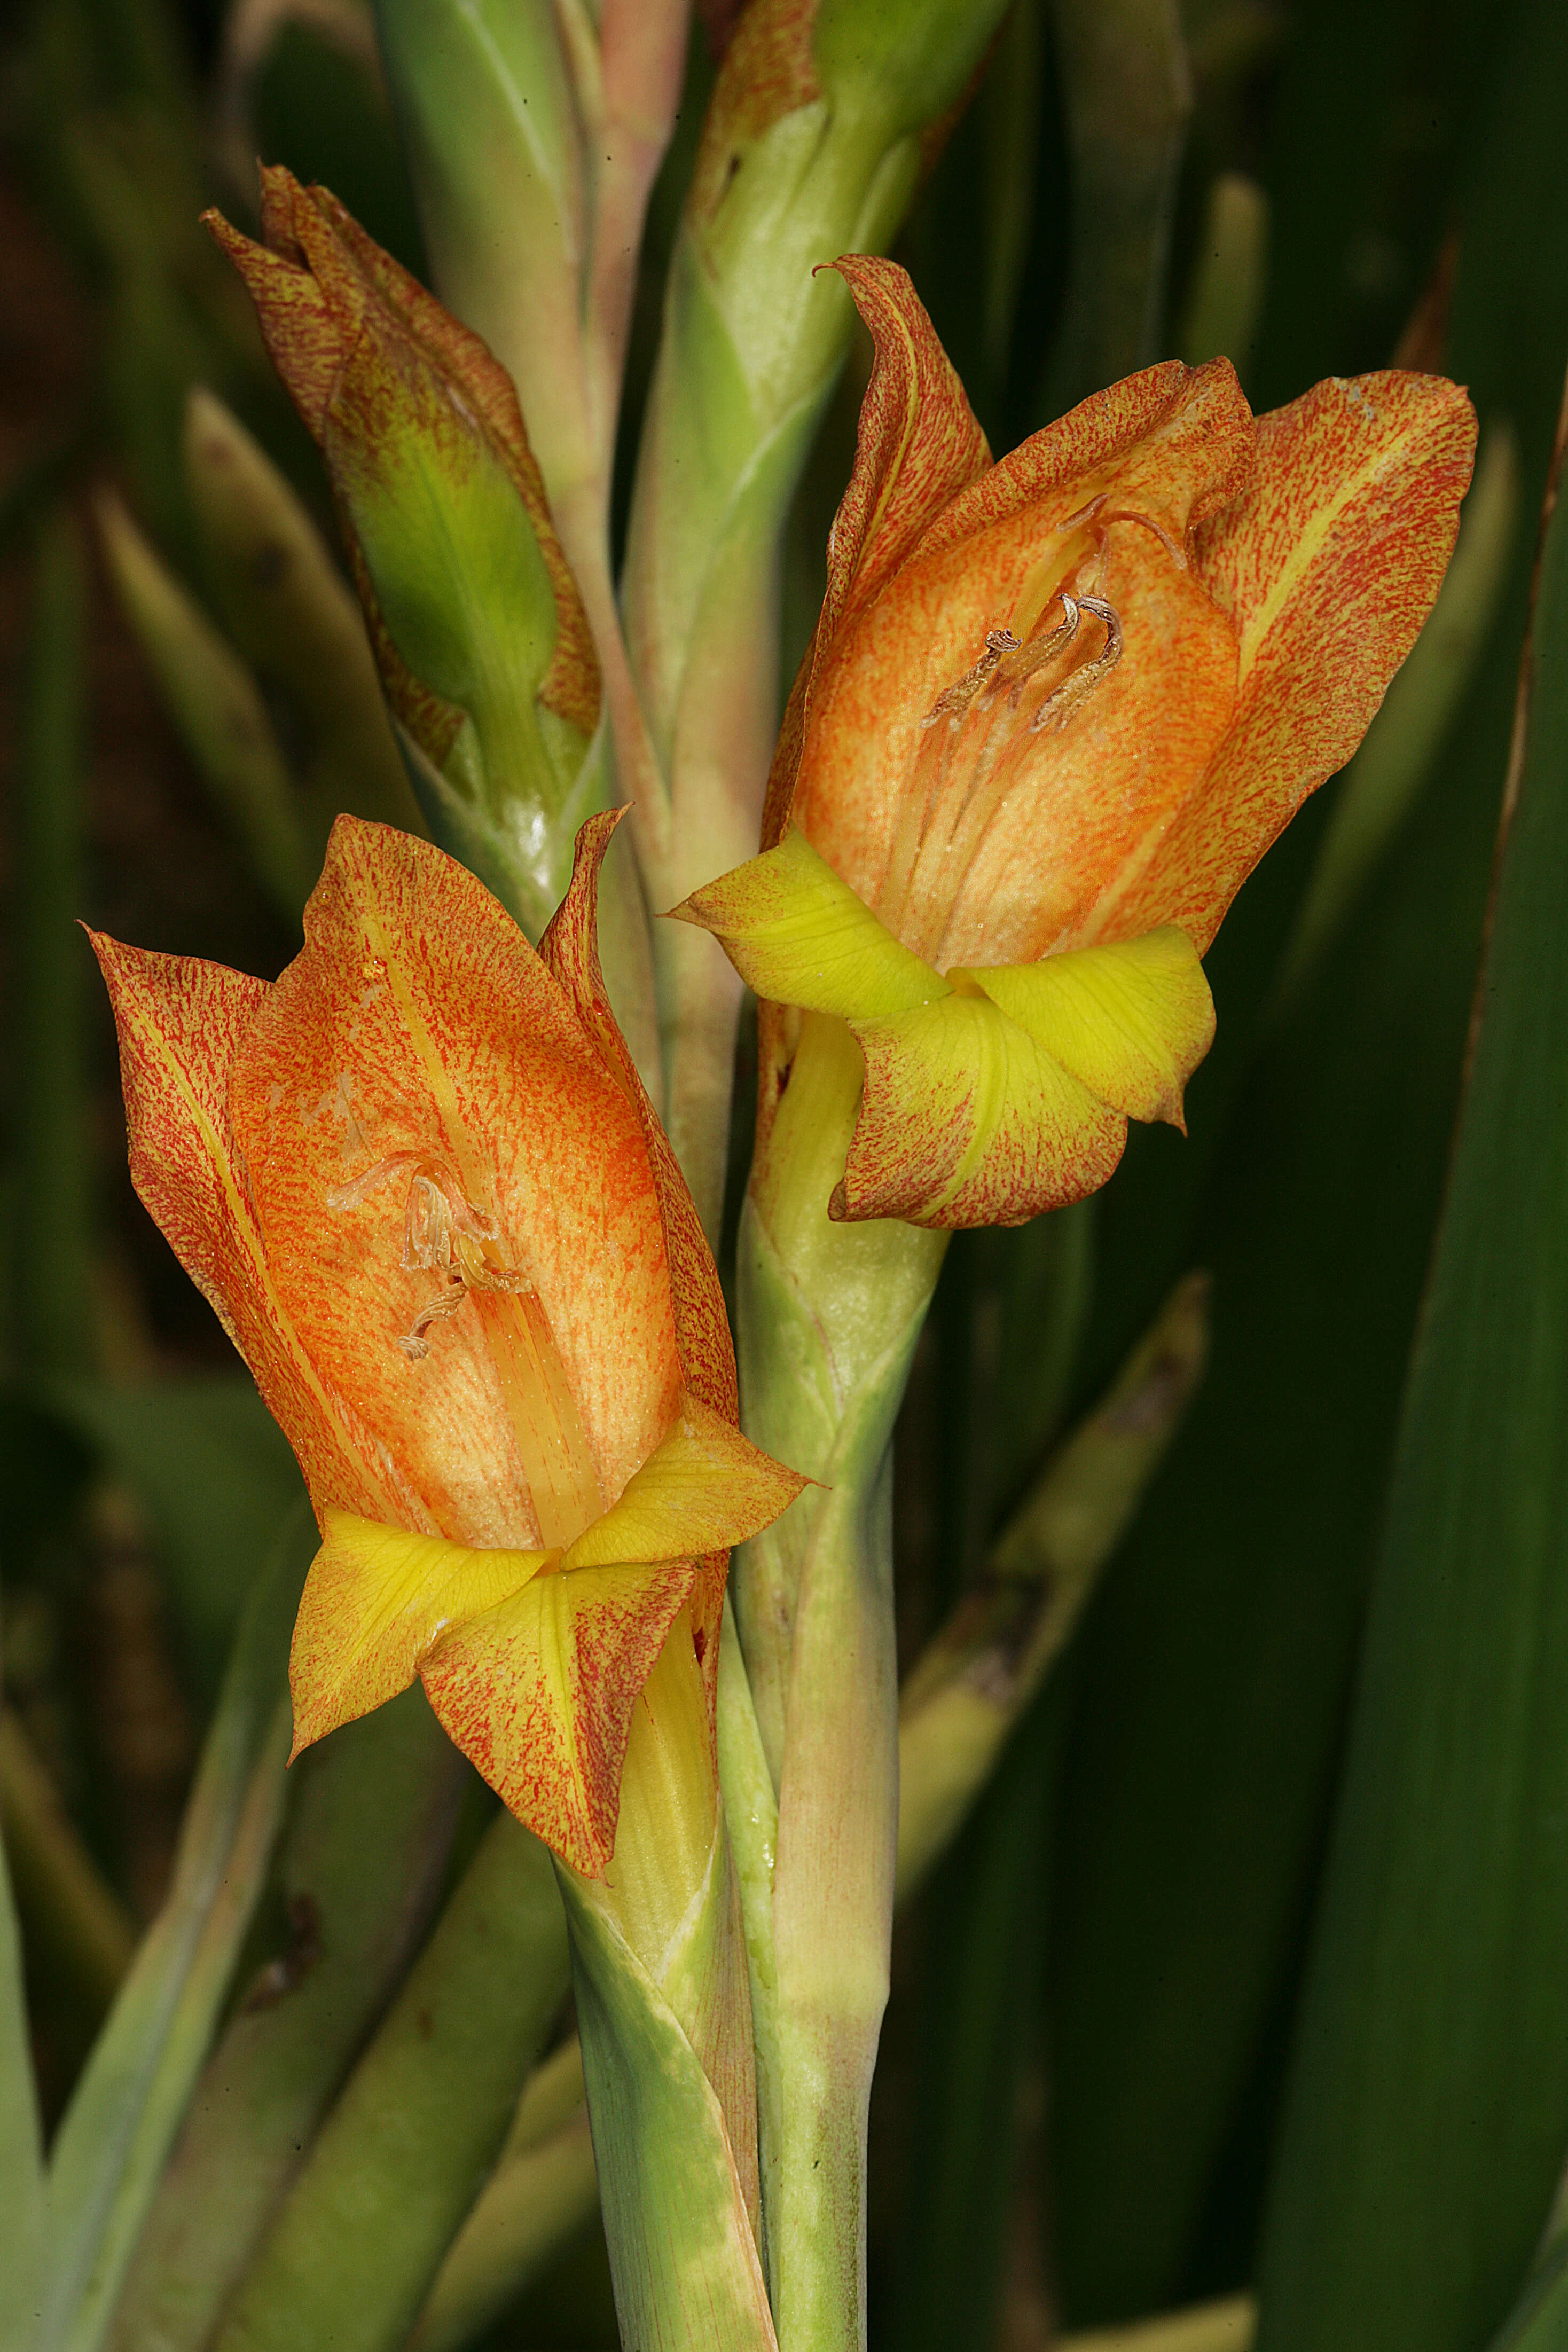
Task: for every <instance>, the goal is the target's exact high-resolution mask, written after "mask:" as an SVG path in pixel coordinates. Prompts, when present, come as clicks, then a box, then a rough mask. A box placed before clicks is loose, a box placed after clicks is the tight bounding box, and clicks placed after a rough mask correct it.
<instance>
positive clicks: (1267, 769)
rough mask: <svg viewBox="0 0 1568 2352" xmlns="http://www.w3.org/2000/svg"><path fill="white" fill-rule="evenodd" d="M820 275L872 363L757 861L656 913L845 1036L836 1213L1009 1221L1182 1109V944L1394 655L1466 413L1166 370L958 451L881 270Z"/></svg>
mask: <svg viewBox="0 0 1568 2352" xmlns="http://www.w3.org/2000/svg"><path fill="white" fill-rule="evenodd" d="M837 267H838V268H839V269H840V270H841V271H842V273H843V275H844V276H845V278H847V280H848V283H849V286H850V288H851V290H852V291H853V293H854V296H855V299H856V301H857V303H858V306H859V309H860V311H861V315H862V316H863V318H864V319H865V320H866V323H867V325H868V328H869V329H870V331H871V336H872V340H873V343H874V346H875V364H874V368H873V372H872V376H871V382H870V386H869V389H868V393H867V396H866V401H865V404H864V407H863V409H862V411H861V418H860V434H859V445H858V453H857V457H856V464H855V470H854V474H853V477H852V478H851V481H850V484H849V488H848V490H847V493H846V496H845V499H844V501H843V504H842V506H841V507H840V509H839V511H838V516H837V521H836V522H835V525H834V530H833V535H832V538H831V540H830V541H829V548H828V584H827V594H826V601H825V603H824V605H823V611H822V617H821V621H820V623H819V625H818V627H817V632H816V639H815V642H814V644H813V646H812V649H811V651H810V652H809V654H808V655H807V657H806V660H805V664H804V665H803V667H802V670H801V674H800V677H799V678H798V680H797V682H796V686H795V694H794V696H793V698H792V699H791V704H790V709H789V713H788V715H787V717H786V719H785V723H784V734H783V737H782V739H781V742H780V747H779V752H778V757H777V759H776V761H775V763H774V768H773V780H772V784H771V788H770V793H769V801H768V809H767V814H766V818H765V820H764V830H763V841H764V845H765V846H764V854H763V856H761V857H759V858H757V859H755V860H753V861H752V864H751V865H749V866H742V867H740V868H738V869H737V870H736V871H735V872H734V873H732V874H730V875H728V876H726V877H723V878H722V879H721V881H719V882H717V883H714V884H711V885H710V886H709V887H707V888H705V889H702V890H700V891H697V892H696V893H694V894H693V896H692V897H691V898H689V899H688V900H687V901H686V902H685V904H684V905H683V906H681V907H679V908H676V909H675V912H676V913H677V914H679V915H680V916H682V917H683V918H684V919H688V920H690V921H695V922H700V923H701V924H703V925H704V926H705V927H706V928H708V929H710V930H712V931H714V932H715V933H716V934H717V935H718V936H719V938H720V939H721V940H722V941H723V942H724V945H725V947H726V948H727V950H729V952H730V954H731V959H732V961H734V962H735V963H736V965H737V966H738V968H739V969H740V971H742V974H743V976H744V977H745V978H746V979H747V980H748V981H749V982H751V983H752V986H753V987H754V988H755V989H756V990H757V992H758V994H759V995H760V996H762V997H763V998H766V999H771V1000H773V1002H774V1003H777V1004H781V1005H791V1006H795V1007H799V1008H802V1009H803V1010H804V1011H805V1012H807V1013H818V1014H824V1015H831V1016H834V1017H836V1018H838V1019H843V1020H847V1022H848V1024H849V1025H850V1027H851V1029H852V1030H853V1032H854V1035H855V1037H856V1039H857V1040H858V1044H859V1046H860V1048H861V1051H862V1054H863V1055H864V1061H865V1084H864V1095H863V1099H862V1103H861V1108H860V1112H859V1117H858V1123H857V1126H856V1129H855V1133H854V1138H853V1141H852V1143H851V1146H850V1150H849V1154H848V1162H847V1168H846V1171H845V1175H844V1181H843V1182H842V1184H841V1185H840V1186H839V1188H838V1191H837V1192H836V1194H835V1195H834V1200H833V1204H832V1213H833V1214H834V1215H835V1216H838V1217H847V1218H856V1217H881V1216H898V1217H903V1218H906V1219H909V1220H910V1221H912V1222H914V1223H921V1224H930V1225H936V1226H950V1225H966V1224H981V1223H1019V1222H1021V1221H1022V1220H1023V1219H1025V1218H1026V1217H1030V1216H1033V1215H1036V1214H1037V1213H1039V1212H1040V1211H1041V1210H1044V1209H1049V1208H1054V1207H1058V1206H1060V1205H1061V1204H1063V1203H1064V1202H1068V1201H1071V1200H1075V1199H1078V1198H1079V1197H1081V1196H1082V1195H1083V1194H1084V1193H1085V1192H1091V1191H1093V1190H1094V1189H1095V1188H1096V1187H1097V1186H1098V1185H1100V1184H1101V1183H1103V1182H1104V1181H1105V1179H1106V1178H1107V1176H1109V1175H1110V1171H1111V1170H1112V1169H1113V1168H1114V1167H1115V1165H1116V1162H1117V1160H1118V1159H1119V1158H1120V1156H1121V1150H1122V1147H1123V1144H1124V1142H1125V1139H1126V1128H1127V1119H1128V1118H1129V1117H1130V1116H1131V1117H1132V1118H1145V1119H1147V1118H1164V1119H1169V1120H1171V1121H1173V1123H1175V1124H1176V1125H1178V1126H1179V1125H1180V1124H1181V1121H1182V1094H1183V1088H1184V1085H1185V1082H1186V1080H1187V1078H1188V1077H1189V1076H1191V1074H1192V1072H1193V1070H1194V1068H1195V1067H1196V1066H1197V1064H1198V1062H1199V1061H1200V1060H1201V1059H1202V1058H1203V1055H1204V1054H1205V1052H1206V1051H1207V1049H1208V1045H1209V1043H1210V1040H1211V1038H1212V1035H1213V1029H1214V1013H1213V1006H1212V1003H1211V1002H1210V999H1209V993H1208V989H1207V986H1206V983H1205V980H1204V976H1203V972H1202V969H1201V965H1200V963H1199V958H1200V956H1201V955H1202V954H1203V952H1204V951H1205V950H1206V948H1207V947H1208V944H1209V942H1210V940H1212V939H1213V937H1214V935H1215V931H1216V930H1217V929H1218V928H1219V925H1220V921H1221V919H1222V918H1223V916H1224V914H1225V911H1226V908H1227V907H1228V906H1229V904H1230V901H1231V899H1232V898H1234V897H1235V895H1236V892H1237V890H1238V889H1239V887H1241V884H1242V883H1243V882H1244V881H1245V880H1246V878H1247V875H1248V874H1249V873H1250V871H1251V870H1252V867H1253V866H1255V865H1256V863H1257V862H1258V858H1259V857H1260V856H1262V854H1263V852H1264V851H1265V850H1266V849H1267V848H1268V845H1269V843H1270V842H1271V841H1272V840H1273V839H1274V837H1275V835H1277V834H1278V833H1279V831H1280V830H1281V829H1282V827H1283V826H1284V825H1285V824H1287V823H1288V822H1289V818H1290V816H1291V815H1292V814H1294V812H1295V810H1296V809H1297V808H1298V807H1299V806H1300V803H1301V802H1302V800H1303V799H1304V798H1305V797H1306V795H1307V794H1308V793H1310V792H1311V791H1313V790H1314V789H1315V788H1316V787H1317V786H1318V785H1319V784H1321V782H1323V781H1324V779H1325V778H1326V777H1328V776H1329V775H1331V774H1332V773H1333V772H1334V771H1335V770H1336V769H1338V768H1340V767H1342V765H1343V764H1344V762H1345V761H1346V760H1348V759H1349V757H1350V755H1351V753H1352V751H1354V750H1355V748H1356V745H1357V744H1358V743H1359V742H1360V740H1361V738H1362V736H1363V734H1364V732H1365V730H1366V728H1367V726H1368V724H1369V722H1370V721H1371V719H1372V717H1373V712H1374V711H1375V710H1376V709H1377V706H1378V704H1379V702H1380V701H1381V699H1382V697H1383V694H1384V689H1385V688H1386V687H1387V684H1388V681H1389V679H1390V678H1391V677H1392V676H1393V674H1394V670H1395V669H1396V668H1397V667H1398V666H1399V664H1400V662H1401V661H1403V659H1404V658H1405V655H1406V653H1408V651H1409V649H1410V647H1411V646H1412V644H1413V643H1414V641H1415V635H1416V633H1417V631H1418V629H1419V628H1420V626H1421V624H1422V622H1423V620H1424V619H1425V617H1426V613H1427V611H1428V610H1429V608H1430V606H1431V604H1432V602H1433V599H1434V598H1435V596H1436V592H1437V589H1438V586H1439V585H1440V583H1441V581H1442V577H1443V572H1444V569H1445V567H1446V565H1447V559H1448V555H1449V552H1450V551H1451V549H1452V546H1453V541H1454V536H1455V531H1456V530H1457V527H1458V504H1459V500H1460V499H1461V498H1462V496H1463V494H1464V490H1465V488H1466V485H1467V483H1468V479H1469V471H1470V463H1471V458H1472V456H1473V452H1474V443H1475V420H1474V415H1473V412H1472V410H1471V408H1470V404H1469V402H1468V400H1467V399H1466V397H1465V395H1464V394H1463V393H1462V392H1461V391H1459V390H1458V387H1457V386H1455V385H1453V384H1451V383H1445V382H1443V381H1442V380H1441V379H1438V378H1436V377H1431V376H1420V375H1411V374H1406V373H1392V372H1391V373H1384V374H1380V375H1372V376H1365V377H1362V378H1360V379H1358V380H1356V381H1355V382H1352V383H1345V382H1341V381H1337V380H1336V381H1331V382H1329V383H1321V384H1318V385H1317V386H1315V387H1314V389H1313V390H1312V391H1311V392H1310V393H1308V394H1306V395H1305V396H1304V397H1303V398H1302V399H1300V400H1299V401H1297V402H1295V403H1294V404H1292V405H1291V406H1290V407H1289V408H1285V409H1281V410H1279V411H1278V412H1277V413H1276V414H1274V415H1268V416H1264V417H1261V418H1258V419H1254V417H1253V416H1252V415H1251V413H1250V411H1249V410H1248V408H1247V403H1246V401H1245V399H1244V398H1243V396H1242V394H1241V390H1240V387H1239V385H1238V384H1237V380H1236V375H1235V373H1234V371H1233V369H1232V368H1231V366H1230V364H1229V362H1227V361H1224V360H1216V361H1215V362H1212V363H1211V364H1210V365H1208V366H1206V367H1202V368H1197V369H1191V368H1187V367H1184V366H1182V365H1180V364H1179V363H1176V362H1172V363H1169V364H1167V365H1163V366H1160V367H1152V368H1147V369H1145V370H1144V371H1143V373H1142V374H1140V375H1135V376H1131V377H1129V378H1128V379H1127V381H1126V382H1125V383H1119V384H1115V385H1113V386H1112V387H1111V389H1110V391H1109V392H1105V393H1101V394H1097V395H1096V396H1095V397H1094V398H1092V399H1090V400H1087V401H1085V402H1084V403H1083V404H1082V405H1081V406H1079V407H1078V408H1076V409H1074V410H1073V412H1072V414H1071V415H1068V416H1066V417H1064V418H1062V420H1061V421H1060V423H1058V424H1057V425H1051V426H1050V427H1049V428H1048V429H1047V431H1045V432H1043V433H1037V434H1036V435H1035V436H1033V438H1032V439H1030V440H1028V441H1026V442H1025V443H1024V444H1023V446H1021V447H1020V448H1018V449H1016V450H1015V451H1014V452H1013V454H1012V456H1011V457H1005V458H1004V459H1003V461H1002V462H1001V464H1000V465H993V464H992V462H991V459H990V455H989V452H988V450H987V448H986V446H985V441H984V436H983V435H982V433H981V431H980V427H979V425H977V424H976V422H975V420H974V417H973V414H972V413H971V410H970V408H969V404H968V402H967V401H966V399H965V397H964V394H963V386H962V385H961V384H960V383H959V381H958V379H957V377H956V375H955V374H954V373H953V371H952V367H951V366H950V365H949V363H948V361H947V359H946V356H945V354H944V353H943V352H942V347H941V344H940V343H939V342H938V341H937V339H936V335H935V332H934V331H933V330H932V328H931V322H930V320H929V319H928V318H927V317H926V314H925V312H924V310H922V309H921V304H920V302H919V299H917V297H916V295H915V293H914V290H913V289H912V287H911V286H910V282H909V279H908V278H907V277H906V276H905V274H904V272H903V271H902V270H900V269H899V268H896V267H895V266H894V265H893V264H891V263H889V262H885V261H877V260H871V259H867V258H865V257H850V258H848V259H846V260H843V261H840V262H839V263H838V265H837ZM793 1034H794V1032H792V1030H791V1029H790V1028H789V1027H788V1026H787V1025H786V1024H782V1023H780V1022H779V1021H777V1020H772V1021H771V1022H770V1024H769V1035H770V1039H771V1045H772V1052H771V1056H770V1057H769V1061H768V1066H767V1067H766V1069H765V1074H764V1089H763V1106H762V1111H763V1133H764V1136H765V1133H766V1129H767V1122H768V1119H769V1117H770V1115H771V1108H772V1103H771V1101H770V1089H771V1092H772V1097H773V1100H776V1095H777V1089H778V1087H779V1086H780V1084H781V1082H782V1078H783V1076H784V1072H785V1071H786V1070H787V1067H788V1064H789V1058H790V1054H791V1051H792V1039H793Z"/></svg>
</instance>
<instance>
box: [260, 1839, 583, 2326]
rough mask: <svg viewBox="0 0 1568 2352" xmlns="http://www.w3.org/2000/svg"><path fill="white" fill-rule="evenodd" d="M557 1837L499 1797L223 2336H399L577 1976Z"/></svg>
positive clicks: (499, 2139) (321, 2137)
mask: <svg viewBox="0 0 1568 2352" xmlns="http://www.w3.org/2000/svg"><path fill="white" fill-rule="evenodd" d="M566 1974H567V1969H566V1934H565V1927H564V1925H563V1920H562V1916H561V1905H560V1902H559V1900H558V1898H557V1895H556V1893H555V1884H554V1874H553V1872H552V1869H551V1866H550V1858H549V1856H548V1854H547V1853H546V1852H545V1850H544V1848H543V1847H542V1845H541V1844H540V1843H539V1842H538V1840H537V1839H536V1838H533V1837H532V1836H531V1835H530V1833H529V1832H528V1831H526V1830H525V1829H523V1828H522V1827H521V1824H520V1823H519V1822H514V1821H513V1820H512V1818H511V1816H510V1813H502V1814H501V1815H500V1816H499V1817H498V1819H497V1820H496V1821H495V1822H492V1824H491V1826H490V1828H489V1830H488V1831H487V1832H486V1833H485V1836H484V1839H483V1841H482V1843H480V1845H479V1851H478V1853H476V1854H475V1856H474V1858H473V1860H472V1861H471V1862H470V1863H469V1864H468V1869H467V1870H466V1871H465V1873H464V1874H463V1876H462V1878H461V1879H460V1880H459V1881H458V1885H457V1887H456V1888H455V1890H454V1892H453V1894H452V1896H451V1899H450V1900H449V1902H448V1903H447V1908H446V1910H445V1911H444V1913H443V1914H442V1916H441V1918H440V1919H439V1921H438V1922H437V1927H436V1931H435V1933H434V1935H433V1936H432V1937H431V1938H430V1940H429V1942H428V1943H427V1944H426V1948H425V1949H424V1951H423V1952H422V1953H421V1955H420V1957H419V1958H418V1960H417V1962H416V1964H415V1966H414V1968H413V1969H411V1970H410V1971H409V1974H408V1976H407V1978H406V1979H405V1982H404V1985H403V1989H402V1990H401V1991H400V1992H399V1994H398V1996H397V1999H396V2000H395V2001H394V2002H393V2004H392V2007H391V2008H390V2010H389V2011H387V2014H386V2016H385V2018H384V2020H383V2021H382V2024H381V2026H380V2029H379V2030H378V2032H376V2034H375V2036H374V2039H373V2041H372V2042H371V2043H370V2046H369V2048H368V2049H367V2050H366V2051H365V2053H364V2055H363V2057H362V2058H361V2060H360V2062H359V2063H358V2065H357V2066H356V2067H355V2068H354V2071H353V2074H351V2075H350V2077H349V2079H348V2082H347V2084H345V2086H344V2088H343V2091H342V2096H341V2097H340V2098H339V2100H338V2102H337V2104H336V2105H335V2106H334V2107H333V2109H332V2111H331V2115H330V2116H328V2118H327V2121H326V2123H325V2125H324V2126H323V2127H322V2129H321V2133H320V2134H319V2135H318V2137H317V2139H316V2143H315V2146H314V2147H313V2148H312V2149H311V2151H310V2158H309V2160H308V2162H307V2163H306V2164H305V2166H304V2168H303V2169H302V2170H301V2171H300V2173H299V2174H298V2175H297V2176H296V2178H295V2180H294V2182H293V2185H292V2187H291V2189H290V2190H289V2195H288V2197H287V2198H286V2199H285V2200H284V2202H283V2205H282V2207H281V2209H280V2210H279V2214H278V2216H277V2219H276V2221H275V2222H274V2225H273V2227H272V2229H271V2231H269V2233H268V2236H267V2237H266V2239H265V2240H264V2242H263V2243H262V2246H261V2250H260V2252H259V2254H258V2258H257V2260H256V2262H255V2263H254V2264H253V2265H252V2266H251V2268H250V2270H249V2272H248V2273H247V2276H246V2278H245V2280H244V2281H243V2283H242V2284H241V2285H240V2287H239V2290H238V2292H237V2294H236V2295H235V2297H234V2299H233V2301H232V2302H231V2304H230V2305H229V2308H228V2310H227V2313H226V2316H225V2319H224V2322H223V2325H222V2327H221V2329H220V2330H219V2332H218V2334H217V2336H216V2338H215V2339H214V2341H215V2343H216V2346H217V2347H219V2352H397V2348H398V2347H401V2346H403V2345H404V2344H405V2343H406V2341H407V2338H408V2333H409V2330H410V2328H411V2327H412V2326H413V2325H414V2323H415V2320H416V2318H417V2316H418V2314H419V2310H420V2307H421V2305H422V2304H423V2303H424V2301H425V2297H426V2294H427V2292H428V2290H429V2288H430V2285H431V2284H432V2282H433V2280H434V2279H435V2277H436V2274H437V2272H438V2270H439V2269H440V2267H441V2263H442V2261H443V2258H444V2257H445V2255H446V2253H447V2249H448V2247H449V2246H450V2244H451V2242H452V2241H453V2239H454V2238H455V2237H456V2235H457V2232H458V2228H459V2227H460V2225H461V2223H462V2221H463V2219H464V2217H465V2215H466V2214H467V2213H468V2209H469V2207H470V2206H471V2205H472V2203H473V2201H474V2199H475V2197H476V2196H477V2194H478V2193H479V2189H480V2188H481V2187H482V2186H483V2184H484V2180H485V2178H486V2175H487V2174H488V2172H489V2168H490V2167H491V2165H492V2164H493V2163H494V2161H495V2158H496V2155H497V2153H498V2151H499V2149H500V2146H501V2144H502V2142H503V2141H504V2139H505V2137H506V2132H507V2126H508V2125H509V2124H510V2121H511V2118H512V2114H513V2111H514V2109H515V2107H516V2105H517V2098H518V2093H519V2091H520V2090H521V2086H522V2083H523V2079H524V2077H525V2076H526V2074H527V2073H528V2070H529V2068H530V2066H531V2064H532V2063H533V2061H534V2059H535V2057H536V2056H537V2054H538V2051H539V2046H540V2043H541V2042H542V2040H543V2038H544V2035H545V2033H546V2032H547V2031H548V2029H549V2026H550V2022H551V2020H552V2017H553V2016H554V2014H555V2011H557V2009H558V2008H559V2007H560V2004H561V2000H562V1998H563V1994H564V1992H565V1990H566Z"/></svg>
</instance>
